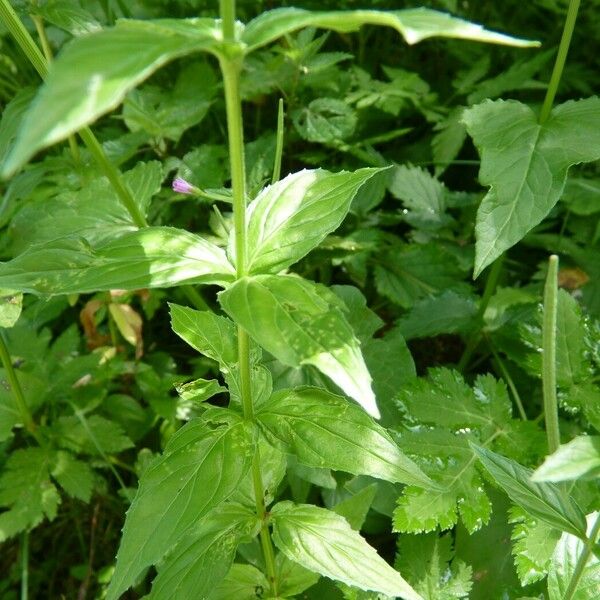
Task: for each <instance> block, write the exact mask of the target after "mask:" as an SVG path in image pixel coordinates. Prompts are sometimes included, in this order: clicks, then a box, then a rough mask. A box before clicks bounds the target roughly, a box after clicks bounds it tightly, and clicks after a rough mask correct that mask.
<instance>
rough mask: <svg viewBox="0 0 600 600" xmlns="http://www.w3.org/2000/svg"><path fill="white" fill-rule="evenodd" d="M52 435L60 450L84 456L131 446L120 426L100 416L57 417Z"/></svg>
mask: <svg viewBox="0 0 600 600" xmlns="http://www.w3.org/2000/svg"><path fill="white" fill-rule="evenodd" d="M52 434H53V436H54V437H55V438H56V440H57V443H58V444H59V445H60V446H61V447H62V448H67V449H69V450H72V451H73V452H83V453H85V454H92V455H93V454H98V453H100V451H102V452H103V453H108V454H112V453H116V452H121V451H123V450H127V448H131V447H132V446H133V443H132V441H131V440H130V439H129V438H128V437H127V436H126V435H125V432H124V431H123V429H122V428H121V426H120V425H118V424H117V423H115V422H114V421H110V420H109V419H106V418H105V417H101V416H100V415H91V416H90V417H84V416H82V417H81V418H79V417H77V416H70V417H59V418H58V419H56V421H55V422H54V423H52Z"/></svg>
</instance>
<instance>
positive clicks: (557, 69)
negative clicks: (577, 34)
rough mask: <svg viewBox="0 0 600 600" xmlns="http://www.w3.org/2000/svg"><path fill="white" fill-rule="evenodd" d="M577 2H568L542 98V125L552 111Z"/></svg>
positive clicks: (577, 10) (577, 0)
mask: <svg viewBox="0 0 600 600" xmlns="http://www.w3.org/2000/svg"><path fill="white" fill-rule="evenodd" d="M579 4H580V0H571V1H570V2H569V8H568V10H567V18H566V19H565V26H564V27H563V32H562V37H561V39H560V45H559V46H558V54H557V55H556V61H555V63H554V69H553V70H552V75H551V77H550V83H549V84H548V89H547V90H546V97H545V98H544V104H542V110H541V112H540V119H539V123H540V125H543V124H544V123H545V122H546V121H547V120H548V117H549V116H550V112H551V111H552V105H553V104H554V98H555V97H556V92H557V91H558V85H559V84H560V79H561V77H562V73H563V69H564V66H565V62H566V60H567V54H568V53H569V46H570V45H571V38H572V37H573V30H574V29H575V22H576V21H577V13H578V12H579Z"/></svg>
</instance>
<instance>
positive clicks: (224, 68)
mask: <svg viewBox="0 0 600 600" xmlns="http://www.w3.org/2000/svg"><path fill="white" fill-rule="evenodd" d="M220 8H221V19H222V30H223V40H224V41H225V46H224V50H225V53H226V54H227V56H222V57H221V59H220V61H219V63H220V67H221V72H222V74H223V85H224V91H225V107H226V111H227V134H228V136H227V137H228V140H229V162H230V166H231V190H232V195H233V198H232V201H233V222H234V232H235V252H236V254H235V264H236V276H237V278H238V279H240V278H242V277H244V276H245V275H246V272H247V270H246V173H245V162H244V129H243V121H242V101H241V96H240V89H239V85H240V73H241V69H242V62H243V55H242V53H241V52H240V51H239V48H238V46H237V42H236V41H235V37H234V36H235V0H221V1H220ZM237 337H238V362H239V370H240V392H241V401H242V410H243V413H244V418H245V419H246V420H248V421H253V420H254V407H253V401H252V380H251V367H250V339H249V337H248V334H247V333H246V331H245V330H244V329H243V328H242V327H240V326H239V325H238V328H237ZM252 481H253V486H254V497H255V502H256V512H257V515H258V517H259V518H260V519H261V522H262V527H261V529H260V541H261V545H262V549H263V554H264V558H265V566H266V570H267V577H268V579H269V582H270V585H271V593H272V595H273V596H277V574H276V567H275V552H274V550H273V543H272V541H271V534H270V532H269V524H268V521H267V516H268V515H267V509H266V506H265V501H264V496H265V493H264V486H263V481H262V473H261V466H260V454H259V452H258V448H257V449H256V453H255V456H254V460H253V461H252Z"/></svg>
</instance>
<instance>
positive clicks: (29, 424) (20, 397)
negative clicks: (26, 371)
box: [0, 331, 45, 447]
mask: <svg viewBox="0 0 600 600" xmlns="http://www.w3.org/2000/svg"><path fill="white" fill-rule="evenodd" d="M0 360H1V361H2V366H3V367H4V371H5V372H6V376H7V377H8V383H9V385H10V389H11V391H12V395H13V398H14V401H15V406H16V407H17V411H18V412H19V416H20V417H21V420H22V421H23V425H24V426H25V430H26V431H27V432H28V433H29V434H31V436H32V437H34V438H35V440H36V441H37V443H38V444H39V445H40V446H42V447H44V446H45V442H44V439H43V438H42V437H41V436H40V434H39V432H38V430H37V425H36V424H35V421H34V420H33V416H32V415H31V411H30V410H29V407H28V406H27V401H26V400H25V395H24V394H23V388H22V387H21V384H20V383H19V380H18V379H17V374H16V372H15V369H14V367H13V364H12V359H11V357H10V352H9V351H8V346H7V345H6V340H5V339H4V334H3V333H2V332H1V331H0Z"/></svg>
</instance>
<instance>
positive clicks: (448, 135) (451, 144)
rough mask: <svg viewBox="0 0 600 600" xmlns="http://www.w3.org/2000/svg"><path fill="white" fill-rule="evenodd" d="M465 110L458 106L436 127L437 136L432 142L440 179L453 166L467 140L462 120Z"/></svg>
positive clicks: (437, 175)
mask: <svg viewBox="0 0 600 600" xmlns="http://www.w3.org/2000/svg"><path fill="white" fill-rule="evenodd" d="M463 110H464V106H457V107H456V108H454V109H452V110H451V111H450V113H449V114H448V116H447V117H446V118H445V119H444V120H443V121H439V122H438V123H436V125H435V127H434V131H435V132H436V134H435V135H434V136H433V138H432V140H431V153H432V155H433V160H434V162H435V163H436V165H435V175H436V177H439V176H440V175H441V174H442V173H443V172H444V171H445V170H446V169H447V168H448V167H449V166H450V165H451V163H452V161H453V160H454V159H455V158H456V157H457V156H458V153H459V152H460V149H461V148H462V147H463V144H464V143H465V140H466V139H467V130H466V129H465V126H464V123H463V122H462V120H461V119H462V113H463Z"/></svg>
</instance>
